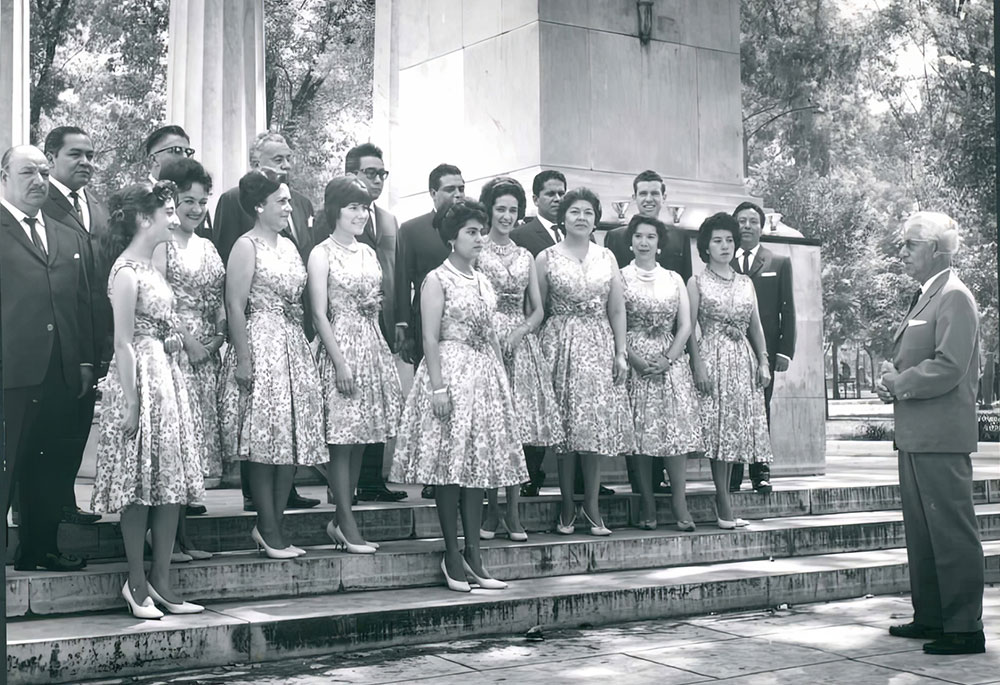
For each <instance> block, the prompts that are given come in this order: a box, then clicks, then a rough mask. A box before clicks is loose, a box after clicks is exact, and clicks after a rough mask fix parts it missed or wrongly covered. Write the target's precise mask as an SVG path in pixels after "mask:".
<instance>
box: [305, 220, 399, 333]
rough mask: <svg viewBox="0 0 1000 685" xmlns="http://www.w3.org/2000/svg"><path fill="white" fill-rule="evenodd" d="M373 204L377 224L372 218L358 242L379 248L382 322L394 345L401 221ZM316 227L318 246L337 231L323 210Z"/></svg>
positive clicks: (377, 249)
mask: <svg viewBox="0 0 1000 685" xmlns="http://www.w3.org/2000/svg"><path fill="white" fill-rule="evenodd" d="M372 207H373V209H374V210H375V226H372V222H371V220H369V221H368V223H367V224H366V225H365V231H364V233H362V234H361V235H359V236H358V242H359V243H364V244H365V245H367V246H368V247H370V248H372V249H373V250H375V256H376V257H378V264H379V266H380V267H382V314H381V316H380V317H379V321H378V323H379V328H381V329H382V336H383V337H384V338H385V340H386V342H388V343H389V345H390V346H391V345H393V344H395V335H396V334H395V328H396V304H395V302H396V236H397V235H398V233H399V224H398V222H397V221H396V217H394V216H393V215H392V214H390V213H389V212H387V211H385V210H384V209H382V208H381V207H379V206H378V205H372ZM313 227H314V231H313V233H314V236H315V238H316V244H317V245H318V244H319V243H321V242H322V241H324V240H326V239H327V238H328V237H329V236H330V234H331V233H333V226H332V225H330V222H328V221H327V220H326V213H325V212H324V211H323V210H322V209H321V210H319V213H318V214H317V215H316V222H315V223H314V225H313Z"/></svg>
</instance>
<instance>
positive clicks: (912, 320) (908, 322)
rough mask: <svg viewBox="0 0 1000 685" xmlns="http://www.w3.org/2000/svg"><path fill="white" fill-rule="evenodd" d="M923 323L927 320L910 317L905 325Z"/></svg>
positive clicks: (921, 324)
mask: <svg viewBox="0 0 1000 685" xmlns="http://www.w3.org/2000/svg"><path fill="white" fill-rule="evenodd" d="M925 323H927V322H926V321H924V320H923V319H910V320H909V321H907V322H906V325H907V326H923V325H924V324H925Z"/></svg>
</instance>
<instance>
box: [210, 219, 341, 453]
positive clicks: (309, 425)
mask: <svg viewBox="0 0 1000 685" xmlns="http://www.w3.org/2000/svg"><path fill="white" fill-rule="evenodd" d="M248 238H249V239H250V240H251V241H252V242H253V246H254V250H255V266H254V273H253V280H252V282H251V284H250V297H249V298H248V300H247V310H248V314H247V336H248V338H249V344H250V359H251V363H252V366H253V374H252V376H251V378H252V385H251V387H250V389H249V390H248V391H242V390H241V389H240V387H239V385H238V384H237V383H236V348H235V347H234V346H232V345H230V347H229V350H228V351H227V352H226V359H225V361H224V362H223V365H222V379H221V389H220V391H219V416H220V421H221V424H222V442H223V447H224V449H225V455H226V458H227V459H230V460H246V461H252V462H257V463H261V464H272V465H276V466H282V465H299V466H312V465H315V464H321V463H324V462H326V461H329V457H328V456H327V451H326V443H325V442H324V440H323V395H322V392H321V391H320V386H319V374H317V372H316V363H315V361H314V360H313V358H312V351H311V350H310V349H309V342H308V341H307V340H306V336H305V333H304V332H303V330H302V303H301V297H302V291H303V289H304V288H305V285H306V269H305V266H303V264H302V258H301V257H300V256H299V252H298V250H297V249H296V248H295V245H294V244H293V243H292V241H291V240H289V239H288V238H284V237H281V236H279V237H278V241H277V244H276V245H275V246H274V247H272V246H270V245H268V244H267V243H266V242H264V241H263V240H261V239H260V238H257V237H255V236H248Z"/></svg>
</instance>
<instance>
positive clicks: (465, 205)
mask: <svg viewBox="0 0 1000 685" xmlns="http://www.w3.org/2000/svg"><path fill="white" fill-rule="evenodd" d="M472 220H475V221H478V222H479V223H481V224H482V225H483V226H486V208H485V207H483V206H482V205H481V204H480V203H478V202H476V201H475V200H459V201H458V202H456V203H455V204H453V205H452V206H451V207H449V208H448V210H447V211H446V212H445V213H444V217H443V218H442V219H441V225H440V226H439V227H438V235H439V236H441V240H442V242H444V244H445V245H449V241H451V240H455V238H457V237H458V232H459V231H461V230H462V226H465V224H466V223H468V222H469V221H472ZM449 247H450V245H449Z"/></svg>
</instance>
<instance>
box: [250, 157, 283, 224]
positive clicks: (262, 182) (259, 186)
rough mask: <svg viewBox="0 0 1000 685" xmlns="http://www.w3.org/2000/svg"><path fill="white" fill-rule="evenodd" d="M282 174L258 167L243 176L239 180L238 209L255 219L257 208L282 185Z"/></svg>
mask: <svg viewBox="0 0 1000 685" xmlns="http://www.w3.org/2000/svg"><path fill="white" fill-rule="evenodd" d="M285 181H286V178H285V175H284V174H279V173H278V172H276V171H275V170H274V169H268V168H267V167H258V168H256V169H254V170H253V171H251V172H249V173H247V174H244V175H243V178H241V179H240V208H241V209H242V210H243V211H244V212H246V213H247V214H249V215H250V216H252V217H254V218H256V216H257V207H260V206H261V205H262V204H264V203H265V202H267V198H268V197H270V196H271V195H272V194H273V193H274V192H275V191H277V190H278V188H280V187H281V184H282V183H285Z"/></svg>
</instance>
